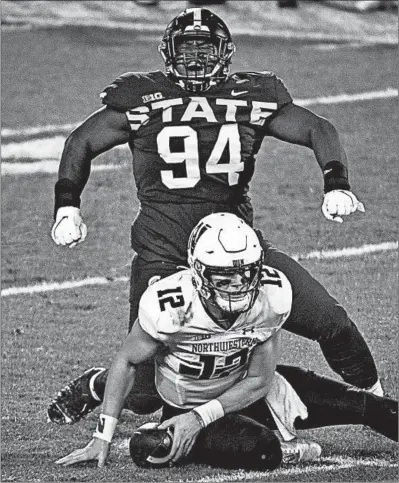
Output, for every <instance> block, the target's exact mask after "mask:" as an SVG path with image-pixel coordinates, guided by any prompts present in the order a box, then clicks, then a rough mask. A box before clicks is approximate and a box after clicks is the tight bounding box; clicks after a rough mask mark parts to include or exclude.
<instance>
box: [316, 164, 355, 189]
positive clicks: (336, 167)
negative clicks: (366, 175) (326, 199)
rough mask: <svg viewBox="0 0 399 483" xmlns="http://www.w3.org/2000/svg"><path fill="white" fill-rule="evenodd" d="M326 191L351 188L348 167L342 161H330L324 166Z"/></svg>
mask: <svg viewBox="0 0 399 483" xmlns="http://www.w3.org/2000/svg"><path fill="white" fill-rule="evenodd" d="M323 176H324V193H328V192H329V191H333V190H350V185H349V180H348V169H347V167H346V166H345V165H344V164H343V163H341V162H340V161H330V162H329V163H327V164H326V165H325V166H324V168H323Z"/></svg>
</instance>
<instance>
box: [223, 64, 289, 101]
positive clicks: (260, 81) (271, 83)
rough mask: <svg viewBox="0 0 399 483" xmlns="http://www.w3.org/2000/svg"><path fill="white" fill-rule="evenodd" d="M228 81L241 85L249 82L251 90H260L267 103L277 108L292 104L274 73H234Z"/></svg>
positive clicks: (282, 84) (287, 93)
mask: <svg viewBox="0 0 399 483" xmlns="http://www.w3.org/2000/svg"><path fill="white" fill-rule="evenodd" d="M230 79H231V80H233V81H235V82H237V83H239V84H242V86H244V85H245V84H244V82H249V83H250V84H249V86H250V87H252V88H253V89H256V88H258V89H259V88H261V90H262V91H263V93H264V94H265V96H266V97H267V100H268V101H274V102H276V103H277V105H278V107H279V108H280V107H282V106H284V105H286V104H289V103H291V102H292V97H291V95H290V93H289V92H288V90H287V88H286V87H285V85H284V82H283V81H282V80H281V79H280V78H279V77H277V76H276V74H275V73H274V72H270V71H262V72H236V73H235V74H233V75H232V76H230Z"/></svg>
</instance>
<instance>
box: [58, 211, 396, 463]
mask: <svg viewBox="0 0 399 483" xmlns="http://www.w3.org/2000/svg"><path fill="white" fill-rule="evenodd" d="M188 261H189V266H190V268H189V269H183V270H180V271H178V272H176V273H175V274H173V275H170V276H169V277H166V278H163V279H161V280H159V281H155V282H154V283H153V284H151V285H150V286H149V287H148V288H147V290H146V291H145V293H144V294H143V297H142V299H141V301H140V308H139V317H138V322H137V323H135V324H134V326H133V328H132V330H131V332H130V334H129V335H128V337H127V339H126V341H125V343H124V345H123V347H122V348H121V349H120V351H119V352H118V354H117V356H116V358H115V360H114V362H113V364H112V366H111V369H110V373H109V377H108V381H107V385H106V389H105V397H104V403H103V407H102V414H101V415H100V420H99V424H98V426H97V430H96V432H95V433H94V438H93V440H92V441H91V442H90V443H89V445H88V446H86V447H85V448H83V449H79V450H76V451H74V452H73V453H71V454H69V455H67V456H66V457H64V458H61V459H60V460H58V461H57V463H58V464H61V465H70V464H74V463H79V462H82V461H88V460H97V461H98V463H99V465H100V466H102V465H103V464H104V463H105V461H106V458H107V456H108V452H109V447H110V443H111V440H112V437H113V433H114V430H115V427H116V424H117V421H118V418H119V415H120V412H121V410H122V407H123V405H124V401H125V397H126V395H127V394H128V393H129V392H130V390H131V388H132V385H133V384H134V379H135V373H136V370H135V367H136V366H137V364H140V363H142V362H144V361H145V360H148V359H152V358H154V357H155V360H156V387H157V390H158V392H159V394H160V395H161V397H162V400H163V413H162V420H163V422H162V424H161V425H160V428H161V429H166V428H172V430H173V445H172V448H171V452H170V456H169V458H170V461H171V462H174V463H176V462H177V461H183V460H184V459H187V458H188V459H189V460H190V461H193V462H199V463H204V464H211V465H214V466H218V467H227V468H245V469H275V468H277V467H278V466H279V465H280V464H281V463H282V462H286V463H294V462H299V461H313V460H314V459H317V458H318V457H319V456H320V453H321V447H320V446H319V445H318V444H317V443H315V442H311V441H306V440H300V439H298V437H297V429H306V428H313V427H319V426H330V425H336V424H365V425H368V426H370V427H371V428H373V429H375V430H376V431H378V432H380V433H381V434H384V435H385V436H387V437H390V438H391V439H394V440H397V432H398V429H397V426H398V420H397V402H396V401H394V400H392V399H388V398H383V397H379V396H376V395H374V394H370V393H367V392H366V391H354V390H353V388H352V387H351V386H349V385H347V384H344V383H341V382H338V381H334V380H332V379H329V378H325V377H322V376H319V375H317V374H315V373H313V372H307V371H303V370H302V369H300V368H298V367H292V366H280V365H277V359H278V357H279V336H280V330H281V328H282V326H283V324H284V322H285V320H286V319H287V317H288V315H289V313H290V310H291V305H292V290H291V285H290V283H289V281H288V279H287V278H286V277H285V275H284V274H283V273H282V272H280V271H278V270H276V269H274V268H272V267H268V266H266V265H264V264H263V263H262V261H263V253H262V247H261V245H260V242H259V239H258V237H257V235H256V233H255V231H254V230H253V229H252V228H250V227H249V226H248V225H246V224H245V223H244V222H243V221H242V220H241V219H240V218H238V217H237V216H235V215H233V214H230V213H217V214H212V215H208V216H207V217H205V218H204V219H203V220H201V221H200V222H199V224H198V225H197V226H196V227H195V228H194V230H193V232H192V235H191V237H190V240H189V245H188ZM127 406H128V405H127ZM274 431H276V432H274ZM137 446H139V445H137Z"/></svg>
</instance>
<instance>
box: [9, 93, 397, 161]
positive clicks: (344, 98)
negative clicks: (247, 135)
mask: <svg viewBox="0 0 399 483" xmlns="http://www.w3.org/2000/svg"><path fill="white" fill-rule="evenodd" d="M397 96H398V89H394V88H392V87H388V88H387V89H385V90H383V91H369V92H360V93H357V94H345V93H343V94H339V95H335V96H326V97H315V98H311V99H294V102H295V103H297V104H298V105H300V106H311V105H317V104H340V103H343V102H357V101H370V100H374V99H388V98H391V97H397ZM79 124H80V123H76V124H60V125H56V124H53V125H52V124H49V125H46V126H36V127H27V128H22V129H11V128H3V129H2V130H1V136H2V138H3V139H7V138H11V137H24V136H25V137H27V136H34V135H46V134H54V133H58V134H69V132H70V131H71V130H72V129H74V128H75V127H77V126H78V125H79ZM3 149H4V148H3ZM3 157H4V153H3Z"/></svg>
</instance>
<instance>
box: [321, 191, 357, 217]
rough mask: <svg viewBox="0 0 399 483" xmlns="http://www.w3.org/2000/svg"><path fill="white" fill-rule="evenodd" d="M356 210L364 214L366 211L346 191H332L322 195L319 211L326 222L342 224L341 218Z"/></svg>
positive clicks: (351, 194) (352, 195) (350, 193)
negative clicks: (321, 204)
mask: <svg viewBox="0 0 399 483" xmlns="http://www.w3.org/2000/svg"><path fill="white" fill-rule="evenodd" d="M356 210H358V211H361V212H362V213H364V212H365V211H366V210H365V208H364V205H363V203H362V202H361V201H359V200H358V199H357V198H356V196H355V195H354V194H353V193H352V192H351V191H348V190H332V191H329V192H328V193H326V194H325V195H324V201H323V206H322V207H321V211H322V212H323V215H324V216H325V217H326V218H327V220H332V221H336V222H337V223H342V222H343V221H344V220H343V219H342V218H341V217H342V216H347V215H350V214H351V213H354V212H355V211H356Z"/></svg>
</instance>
